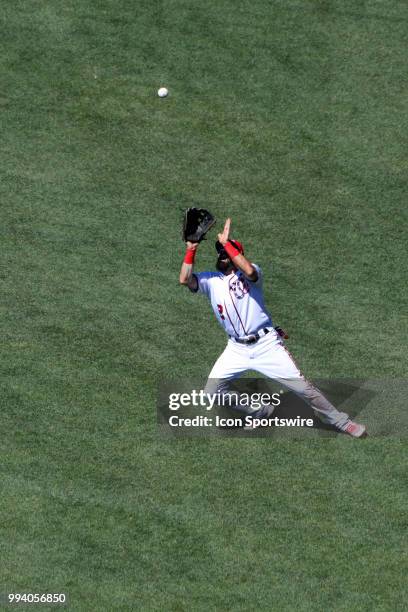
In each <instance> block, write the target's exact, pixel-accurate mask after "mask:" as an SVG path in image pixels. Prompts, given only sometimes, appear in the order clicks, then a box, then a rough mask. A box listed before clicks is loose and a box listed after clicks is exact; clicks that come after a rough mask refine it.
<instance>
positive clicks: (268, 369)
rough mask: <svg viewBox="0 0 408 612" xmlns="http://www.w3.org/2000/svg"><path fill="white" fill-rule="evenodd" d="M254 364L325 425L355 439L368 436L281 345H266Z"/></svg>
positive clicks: (261, 347)
mask: <svg viewBox="0 0 408 612" xmlns="http://www.w3.org/2000/svg"><path fill="white" fill-rule="evenodd" d="M253 361H254V369H256V370H257V371H258V372H260V373H261V374H264V375H265V376H268V378H272V379H273V380H276V381H277V382H279V383H280V384H281V385H283V386H284V387H286V388H287V389H289V390H290V391H293V392H294V393H296V394H297V395H298V396H299V397H301V398H302V399H303V400H304V401H305V402H306V403H307V404H309V406H311V407H312V408H313V410H314V411H315V413H316V414H317V415H318V416H319V418H320V419H321V420H322V421H323V422H324V423H328V424H330V425H332V426H333V427H335V428H337V429H340V430H342V431H346V432H347V433H349V434H351V435H353V436H355V437H360V436H361V435H363V434H364V433H365V428H364V426H363V425H358V424H357V423H353V422H352V421H351V419H350V417H349V415H348V414H347V413H345V412H340V411H339V410H337V408H335V406H333V404H332V403H331V402H330V401H329V400H328V399H327V398H326V397H325V396H324V395H323V393H322V392H321V391H320V390H319V389H318V388H317V387H315V386H314V385H313V384H312V383H311V382H310V381H308V380H307V379H306V378H305V377H304V376H303V375H302V373H301V371H300V370H299V368H298V366H297V364H296V362H295V361H294V359H293V357H292V355H291V354H290V353H289V351H288V350H287V349H286V347H285V346H284V345H283V343H282V342H269V346H268V344H267V343H266V342H264V343H263V345H262V346H260V347H259V350H257V352H256V355H255V356H254V359H253ZM354 426H355V427H354Z"/></svg>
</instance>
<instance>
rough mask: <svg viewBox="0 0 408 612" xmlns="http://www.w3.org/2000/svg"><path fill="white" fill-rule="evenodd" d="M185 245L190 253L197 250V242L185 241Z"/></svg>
mask: <svg viewBox="0 0 408 612" xmlns="http://www.w3.org/2000/svg"><path fill="white" fill-rule="evenodd" d="M186 245H187V248H188V249H191V250H192V251H195V250H196V249H197V248H198V245H199V243H198V242H189V241H188V240H187V242H186Z"/></svg>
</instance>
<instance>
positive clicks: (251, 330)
mask: <svg viewBox="0 0 408 612" xmlns="http://www.w3.org/2000/svg"><path fill="white" fill-rule="evenodd" d="M230 225H231V219H227V220H226V222H225V226H224V229H223V231H222V233H220V234H218V241H217V242H216V245H215V246H216V250H217V253H218V258H217V262H216V268H217V270H216V271H214V272H200V273H198V274H197V273H194V272H193V267H194V258H195V256H196V253H197V248H198V244H199V243H198V242H190V241H188V240H187V242H186V244H187V250H186V254H185V257H184V261H183V263H182V266H181V270H180V283H181V284H182V285H186V286H187V287H188V288H189V289H190V291H192V292H193V293H201V294H204V295H205V296H206V297H207V298H208V299H209V301H210V303H211V306H212V309H213V311H214V314H215V316H216V318H217V320H218V322H219V323H220V324H221V326H222V327H223V328H224V330H225V331H226V333H227V335H228V342H227V346H226V348H225V350H224V352H223V353H222V354H221V355H220V356H219V357H218V359H217V361H216V362H215V364H214V366H213V368H212V370H211V372H210V375H209V378H208V382H207V386H206V390H207V392H212V393H214V392H220V393H228V388H229V383H230V382H231V381H232V380H233V379H235V378H238V377H239V376H240V375H241V374H243V373H244V372H246V371H247V370H255V371H257V372H260V373H261V374H263V375H265V376H267V377H269V378H271V379H273V380H275V381H277V382H278V383H280V384H281V385H282V386H284V387H286V388H287V389H289V390H291V391H293V392H294V393H296V394H297V395H299V396H300V397H302V398H303V399H304V400H305V401H306V402H307V403H308V404H309V405H310V406H311V407H312V408H313V410H314V411H315V413H316V414H317V415H318V416H319V417H320V419H321V420H322V421H324V422H325V423H329V424H331V425H332V426H333V427H334V428H335V429H337V430H340V431H342V432H344V433H346V434H349V435H350V436H352V437H354V438H363V437H365V436H366V435H367V433H366V428H365V426H364V425H360V424H358V423H355V422H353V421H352V420H351V419H350V417H349V416H348V415H347V414H346V413H345V412H339V411H338V410H337V409H336V408H335V407H334V406H333V405H332V404H331V403H330V402H329V400H328V399H327V398H326V397H325V396H324V395H323V394H322V393H321V391H319V389H317V388H316V387H315V386H314V385H313V384H312V383H311V382H309V381H308V380H306V378H305V377H304V376H303V374H302V373H301V371H300V370H299V368H298V366H297V364H296V363H295V361H294V359H293V357H292V356H291V354H290V353H289V351H288V350H287V349H286V347H285V345H284V342H283V340H282V337H281V335H280V334H279V333H278V332H277V331H276V329H275V328H274V325H273V322H272V318H271V315H270V314H269V312H268V311H267V309H266V307H265V304H264V297H263V290H262V270H261V269H260V267H259V266H258V265H256V264H254V263H251V262H250V261H249V260H248V259H247V258H246V257H245V256H244V248H243V246H242V244H241V243H240V242H238V240H231V239H230V237H229V234H230ZM235 408H236V409H238V410H239V409H241V408H240V406H239V405H236V406H235ZM243 410H244V411H246V412H247V413H248V414H249V415H250V416H252V417H257V418H259V417H264V416H269V415H270V412H269V414H268V408H267V407H263V408H261V409H260V410H257V411H254V412H251V411H250V409H248V407H245V409H243ZM269 410H271V407H269Z"/></svg>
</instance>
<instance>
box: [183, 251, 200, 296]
mask: <svg viewBox="0 0 408 612" xmlns="http://www.w3.org/2000/svg"><path fill="white" fill-rule="evenodd" d="M186 244H187V250H186V254H185V256H184V260H183V263H182V264H181V270H180V276H179V281H180V285H186V286H187V287H188V288H189V289H190V291H197V289H198V280H197V277H196V276H194V274H193V267H194V258H195V254H196V252H197V247H198V242H186Z"/></svg>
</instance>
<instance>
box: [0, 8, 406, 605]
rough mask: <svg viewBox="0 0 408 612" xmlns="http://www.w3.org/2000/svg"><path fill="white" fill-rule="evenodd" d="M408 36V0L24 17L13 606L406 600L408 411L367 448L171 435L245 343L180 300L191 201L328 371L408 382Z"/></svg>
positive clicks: (38, 12) (18, 44)
mask: <svg viewBox="0 0 408 612" xmlns="http://www.w3.org/2000/svg"><path fill="white" fill-rule="evenodd" d="M407 39H408V5H407V3H406V2H403V1H402V0H364V1H363V2H359V3H357V2H353V1H352V0H343V1H340V0H287V1H284V0H269V1H268V0H257V1H255V2H249V1H248V0H237V1H236V2H233V1H232V0H217V1H215V0H203V1H202V2H198V1H193V0H190V2H188V1H187V0H167V2H162V1H159V0H150V1H148V0H138V1H136V2H131V1H130V0H116V2H113V0H99V1H96V0H68V1H65V2H63V1H62V0H54V1H53V2H51V1H50V0H48V1H47V0H26V1H25V2H23V1H22V0H15V1H14V2H3V3H2V11H1V38H0V40H1V42H0V44H1V51H2V52H1V54H0V65H1V75H2V79H1V90H0V111H1V124H2V130H1V131H2V138H1V141H0V146H1V160H2V161H1V168H0V172H1V181H0V191H1V230H0V231H1V258H2V265H1V271H0V274H1V295H2V299H1V319H0V321H1V337H2V344H1V355H0V365H1V372H2V375H1V381H2V402H1V403H2V410H1V429H2V435H1V450H2V465H1V483H2V501H1V505H0V508H1V515H0V518H1V520H0V524H1V527H0V529H1V548H2V554H1V570H0V591H1V592H3V593H7V592H9V591H13V592H21V591H25V592H37V593H38V592H40V593H42V592H58V593H59V592H64V593H66V594H67V597H68V599H69V608H70V609H72V610H76V611H82V610H84V611H85V610H92V611H93V610H95V611H101V610H107V611H108V610H142V611H148V610H149V611H150V610H152V611H153V610H157V611H159V610H160V611H162V610H163V611H174V612H181V611H185V612H190V611H194V612H195V611H197V612H198V611H206V612H207V611H209V610H220V611H221V610H222V611H224V610H234V611H235V610H242V611H253V610H254V611H255V610H265V611H271V610H273V611H274V612H275V611H276V612H284V611H285V612H286V611H288V612H289V611H292V610H298V611H299V612H300V611H309V610H319V611H320V610H321V611H325V612H327V611H334V610H335V611H344V612H350V611H367V612H373V611H392V612H397V611H399V610H400V611H402V610H406V609H407V606H408V601H407V588H406V575H407V569H408V568H407V539H406V527H407V518H406V507H407V494H406V493H407V486H406V474H407V452H406V449H407V444H406V440H407V437H406V433H407V426H406V425H405V429H404V430H401V429H400V428H399V418H398V410H399V406H398V407H397V408H398V410H397V408H396V404H394V403H393V402H392V401H387V397H385V398H384V397H383V398H382V400H381V402H378V401H377V403H376V402H375V401H374V403H373V406H372V410H371V412H370V405H367V406H366V407H365V408H364V409H363V410H362V412H361V415H360V420H361V421H362V422H366V423H367V424H368V425H369V426H370V428H371V431H372V432H373V435H372V437H371V438H369V439H368V440H365V441H363V442H360V441H356V440H352V439H350V438H347V437H345V436H334V437H330V438H327V439H323V438H316V437H312V436H311V437H310V439H307V438H306V439H302V440H291V439H253V440H251V439H242V438H239V439H238V438H237V439H234V438H232V439H231V438H228V439H225V438H212V439H182V440H181V439H164V438H163V437H161V436H160V435H159V433H158V429H157V424H156V396H157V389H158V385H159V382H160V381H162V380H165V379H174V380H177V379H178V378H179V377H180V376H183V377H186V376H192V377H204V378H205V376H206V374H207V373H208V372H209V370H210V369H211V366H212V364H213V362H214V361H215V359H216V357H217V356H218V354H219V353H220V351H221V350H222V349H223V347H224V343H225V338H224V335H223V332H222V330H221V329H220V328H219V327H218V325H217V323H216V321H215V320H214V318H213V316H212V314H211V312H210V309H209V306H208V304H207V303H206V301H205V300H203V299H200V298H198V297H197V296H194V295H190V294H189V292H188V291H186V290H185V289H183V288H181V287H179V286H178V271H179V266H180V263H181V259H182V256H183V252H184V247H183V244H182V242H181V240H180V219H181V213H180V210H181V209H183V208H185V207H186V206H188V205H190V204H191V203H195V204H199V205H205V206H207V207H208V208H209V209H210V210H211V211H213V212H214V213H215V215H216V216H217V218H218V219H219V224H218V226H220V225H221V224H222V222H223V219H224V218H225V217H226V216H227V215H228V216H231V217H232V220H233V229H234V235H235V237H237V238H240V239H242V240H243V242H244V244H245V247H246V252H247V253H248V255H249V257H250V258H251V259H252V260H253V261H256V262H257V263H259V264H260V265H261V266H262V268H263V270H264V274H265V278H266V280H265V291H266V297H267V303H268V305H269V307H270V309H271V311H272V313H273V315H274V319H275V320H276V322H278V323H280V324H281V325H282V326H284V327H285V328H287V329H288V331H289V332H290V335H291V339H290V341H289V343H288V344H289V348H290V350H291V351H292V352H293V353H294V355H295V356H296V358H297V359H298V360H299V362H300V364H301V365H302V367H303V369H304V371H305V373H306V374H307V375H308V376H309V377H311V378H312V379H313V378H316V377H326V378H328V377H331V378H336V377H339V378H341V377H357V378H359V379H373V380H377V379H378V380H379V379H382V380H384V381H385V380H386V381H388V382H387V383H386V385H385V386H386V387H387V388H388V389H389V391H390V393H392V391H393V388H394V387H393V379H404V377H405V376H406V346H407V319H406V298H407V291H406V278H405V275H404V270H406V267H407V261H406V234H404V223H405V225H406V217H407V206H406V190H407V170H408V157H407V151H408V138H407V134H408V132H407V127H408V126H407V123H408V121H407V117H408V104H407V100H408V97H407V94H408V86H407V67H406V66H407ZM161 85H165V86H167V87H168V88H169V90H170V96H169V97H168V98H167V99H164V100H161V99H159V98H158V97H157V95H156V91H157V89H158V87H160V86H161ZM214 237H215V232H213V235H212V238H214ZM214 259H215V251H214V249H213V245H212V239H211V240H209V241H208V242H207V243H205V244H204V245H203V246H202V248H201V250H200V253H199V257H198V264H197V265H198V268H199V269H208V268H209V267H212V266H213V264H214ZM400 401H401V402H402V403H401V406H402V407H403V408H405V405H404V401H405V397H404V398H403V400H401V398H400ZM395 410H397V414H396V418H395V421H394V422H393V426H392V427H388V425H387V414H388V412H390V413H393V414H394V413H395ZM393 411H394V412H393ZM394 416H395V415H394ZM405 423H406V417H405ZM385 433H388V434H389V435H385ZM376 434H378V435H376ZM21 609H33V606H26V607H23V606H21ZM41 609H43V610H47V609H53V610H55V609H56V608H55V607H53V608H51V607H48V608H47V606H43V607H42V608H41Z"/></svg>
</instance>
